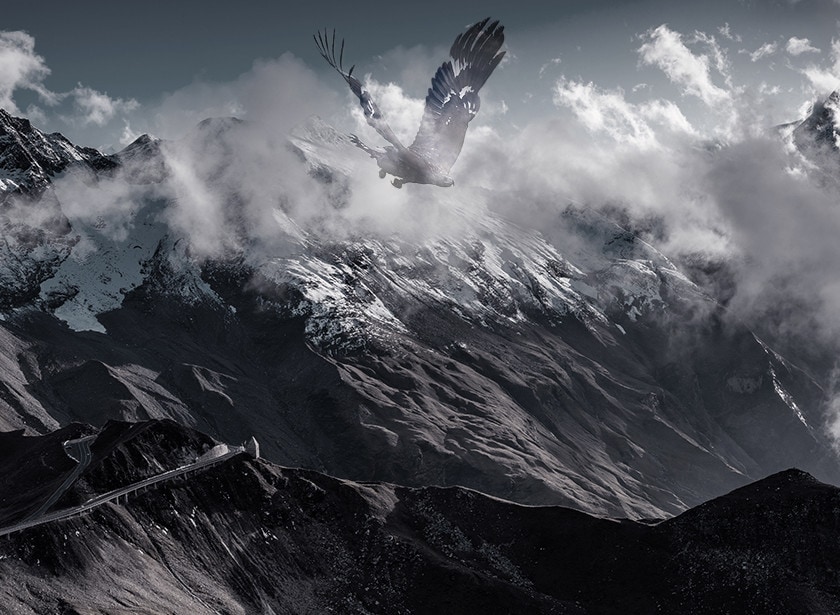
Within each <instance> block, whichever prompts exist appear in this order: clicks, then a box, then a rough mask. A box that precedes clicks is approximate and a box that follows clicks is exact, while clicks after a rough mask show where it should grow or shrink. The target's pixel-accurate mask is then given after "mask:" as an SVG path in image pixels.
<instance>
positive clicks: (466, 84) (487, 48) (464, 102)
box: [408, 17, 505, 173]
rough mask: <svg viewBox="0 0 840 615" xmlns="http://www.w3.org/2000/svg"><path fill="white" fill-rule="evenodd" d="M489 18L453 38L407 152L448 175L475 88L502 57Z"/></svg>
mask: <svg viewBox="0 0 840 615" xmlns="http://www.w3.org/2000/svg"><path fill="white" fill-rule="evenodd" d="M488 22H490V18H489V17H488V18H487V19H484V20H482V21H479V22H478V23H476V24H474V25H473V26H472V27H470V28H469V29H468V30H467V31H466V32H464V33H462V34H459V35H458V37H457V38H456V39H455V42H454V43H453V44H452V49H451V50H450V52H449V55H450V56H452V61H446V62H444V63H443V64H442V65H441V66H440V68H438V69H437V72H436V73H435V76H434V77H433V78H432V87H430V88H429V93H428V95H427V96H426V109H425V111H424V112H423V121H422V122H421V123H420V130H419V132H418V133H417V136H416V137H415V139H414V143H412V144H411V145H410V146H409V148H408V149H410V150H412V151H413V152H415V153H416V154H419V155H420V156H423V157H424V158H425V159H426V160H428V161H429V162H431V163H432V164H434V165H435V166H437V167H438V168H439V169H440V170H441V171H443V172H445V173H448V172H449V169H451V168H452V165H453V164H455V160H457V158H458V154H460V153H461V147H462V146H463V145H464V136H465V135H466V133H467V124H469V122H470V120H472V118H473V117H475V114H476V113H478V108H479V106H480V104H481V100H480V99H479V97H478V90H480V89H481V86H483V85H484V83H485V82H486V81H487V79H488V77H490V73H492V72H493V70H494V69H495V68H496V67H497V66H498V65H499V62H501V61H502V58H503V57H504V55H505V52H504V51H499V49H501V47H502V44H503V43H504V40H505V36H504V26H501V25H499V22H498V21H494V22H491V23H488Z"/></svg>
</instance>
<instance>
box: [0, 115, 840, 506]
mask: <svg viewBox="0 0 840 615" xmlns="http://www.w3.org/2000/svg"><path fill="white" fill-rule="evenodd" d="M7 124H8V126H10V127H11V128H15V130H17V131H18V132H19V133H20V135H21V136H19V137H15V139H14V141H15V143H20V142H27V143H29V142H31V143H38V144H40V145H39V148H41V149H43V150H44V151H40V150H39V152H40V153H39V154H38V156H41V158H44V159H47V158H50V156H52V158H50V159H53V158H54V159H60V158H61V153H60V152H61V151H65V150H66V149H67V147H68V146H65V145H64V143H65V142H64V141H63V140H61V139H58V137H54V138H52V141H51V140H50V138H48V137H50V136H45V135H41V136H38V133H37V131H36V130H35V129H33V128H31V127H30V126H29V125H28V124H27V123H23V121H19V122H17V123H15V122H7ZM11 128H9V130H11ZM27 131H34V132H32V135H30V136H29V137H28V139H29V140H28V141H26V140H25V139H24V137H23V135H24V133H26V132H27ZM254 135H255V133H254V132H253V130H252V129H251V128H250V127H249V125H248V124H247V123H244V122H238V121H229V120H216V121H208V122H204V123H202V124H201V125H200V126H199V127H197V128H196V130H195V132H194V133H192V134H190V135H188V136H187V137H185V139H184V140H183V141H181V142H177V143H164V142H160V141H157V140H154V139H151V138H150V137H141V138H140V139H138V141H137V142H135V143H134V144H132V145H131V146H129V147H128V148H127V149H126V150H125V151H123V152H121V153H120V154H117V155H116V156H114V157H110V158H108V159H107V160H108V161H109V162H108V164H104V163H103V164H101V165H100V163H99V162H96V160H98V159H95V157H93V154H90V156H89V157H88V158H84V157H83V156H82V154H79V156H80V157H82V158H83V159H82V160H76V162H75V163H73V164H69V165H68V166H66V167H65V170H64V172H63V174H62V175H61V176H60V178H59V179H58V180H50V181H51V182H53V183H51V184H50V186H53V185H54V188H53V187H50V188H49V190H45V191H44V194H45V195H46V196H44V197H43V198H42V199H41V200H40V201H38V200H34V201H33V200H29V201H27V203H26V205H25V207H24V206H22V205H19V204H17V202H16V201H14V200H13V201H10V202H9V203H7V205H6V207H7V209H8V210H9V211H13V210H14V211H17V210H21V211H23V210H25V211H26V212H29V213H31V212H38V211H41V210H42V209H44V208H46V209H45V211H46V210H49V211H53V212H64V211H65V210H66V211H68V212H70V213H69V214H68V215H66V216H64V213H61V215H62V216H64V218H63V219H64V220H65V223H64V226H63V227H62V228H61V230H60V232H58V231H56V232H52V233H49V232H46V231H44V232H43V234H42V235H40V236H39V237H38V238H37V239H36V240H33V241H31V242H29V243H26V244H20V245H19V246H18V247H17V248H16V251H15V252H14V254H13V255H7V257H5V258H4V259H0V282H2V284H3V289H4V290H3V293H2V296H3V298H4V299H3V300H4V301H5V303H4V307H5V312H4V314H5V316H4V317H5V320H4V321H3V322H2V323H0V361H2V362H3V365H4V369H3V370H2V374H1V375H0V425H2V426H3V428H4V429H7V430H13V429H24V430H25V431H26V433H28V434H45V433H48V432H50V431H52V430H55V429H57V428H59V427H62V426H65V425H69V424H72V423H74V422H82V423H86V424H92V425H95V426H101V425H103V424H105V423H106V422H107V421H108V420H129V421H142V420H147V419H161V418H172V419H174V420H176V421H178V422H179V423H181V424H183V425H186V426H190V427H193V428H196V429H198V430H201V431H203V432H206V433H208V434H210V435H211V436H213V437H215V438H217V439H219V440H222V441H225V442H241V441H243V440H245V439H246V438H248V437H250V435H252V434H256V435H257V436H258V438H259V439H260V442H261V445H262V451H263V454H264V456H265V457H266V458H267V459H269V460H271V461H273V462H277V463H281V464H284V465H288V466H300V467H305V468H310V469H313V470H318V471H322V472H327V473H329V474H332V475H335V476H339V477H342V478H347V479H352V480H363V481H367V480H377V481H385V482H393V483H397V484H403V485H407V486H413V487H422V486H427V485H441V486H451V485H460V486H465V487H469V488H473V489H477V490H480V491H483V492H486V493H489V494H492V495H495V496H498V497H503V498H506V499H510V500H514V501H517V502H520V503H526V504H561V505H565V506H571V507H574V508H577V509H579V510H584V511H588V512H591V513H595V514H606V515H612V516H629V517H635V518H638V517H659V516H664V515H670V514H676V513H680V512H682V511H683V510H685V509H687V508H689V507H691V506H694V505H697V504H699V503H701V502H703V501H705V500H706V499H708V498H710V497H713V496H715V495H717V494H719V493H720V492H722V491H725V490H727V489H731V488H735V487H737V486H740V485H743V484H746V483H747V482H749V481H751V480H756V479H758V478H761V477H762V476H766V475H767V474H770V473H774V472H777V471H780V470H783V469H785V468H788V467H793V466H796V467H801V468H803V469H805V470H807V471H809V472H811V473H813V474H814V475H816V476H818V477H819V478H820V479H822V480H826V481H831V482H840V476H838V466H837V460H836V454H835V452H834V449H833V446H832V442H831V441H830V440H829V438H828V436H827V435H826V432H825V429H824V428H823V424H822V421H823V418H824V417H823V414H822V404H823V401H824V392H823V390H822V388H821V384H822V383H821V382H820V381H818V380H815V379H814V378H813V377H811V376H810V375H809V374H808V373H806V372H805V371H803V370H801V369H799V368H797V367H796V365H794V364H793V363H791V362H790V361H788V360H786V359H785V358H784V357H782V356H781V355H779V354H778V353H777V352H775V351H774V350H773V348H772V346H771V345H770V344H768V343H767V342H766V341H764V340H762V339H759V338H758V337H757V336H756V335H754V334H753V333H752V332H751V331H750V329H749V327H748V326H747V324H742V325H733V324H732V323H731V322H730V321H728V320H727V321H726V322H724V320H723V319H722V318H721V309H722V308H721V307H720V306H719V305H718V304H717V303H716V301H715V299H714V298H713V297H711V296H709V295H707V294H705V293H704V292H703V291H702V290H701V289H700V288H699V287H698V286H696V285H695V284H694V283H693V282H691V281H690V280H689V279H688V278H687V277H686V276H685V275H683V274H682V273H681V272H680V270H679V269H678V267H677V266H676V265H674V264H673V263H672V262H671V261H670V260H669V259H668V258H667V257H666V256H665V255H663V254H661V253H660V252H658V251H657V250H656V249H655V248H654V247H652V246H651V245H649V244H647V243H645V242H644V241H642V240H641V239H639V237H638V236H637V235H635V234H634V233H632V232H630V231H628V230H626V229H625V228H623V227H622V226H620V225H618V224H616V223H615V222H613V221H611V220H610V219H608V218H606V217H604V216H603V215H601V214H598V213H596V212H595V211H593V210H590V209H587V208H584V207H580V206H574V207H572V206H569V205H568V204H567V203H562V202H559V203H557V204H553V205H552V206H551V207H552V208H553V210H554V211H555V213H554V214H552V215H551V216H550V217H549V218H548V219H547V221H546V224H544V225H542V228H541V229H540V230H539V231H537V230H534V229H533V228H530V227H528V226H523V225H522V224H521V223H520V221H519V220H518V219H517V215H518V214H521V213H522V212H523V211H526V210H527V206H526V205H523V206H522V207H515V208H511V207H508V206H507V203H506V199H508V198H513V197H511V196H510V195H487V194H485V193H481V192H479V191H468V190H467V191H465V192H463V193H458V194H459V196H458V197H457V199H456V200H455V201H452V202H446V203H444V204H443V205H442V206H441V207H440V208H439V209H437V210H435V212H436V213H435V215H436V216H439V217H442V219H443V222H440V221H438V222H437V223H436V225H435V228H436V229H437V230H434V231H433V232H428V233H425V234H423V233H420V234H418V233H414V232H405V233H401V232H391V233H382V232H378V231H376V230H372V231H370V233H369V234H367V235H365V236H362V235H359V234H356V233H353V232H345V233H344V234H343V235H342V234H334V233H333V234H330V233H326V232H324V231H323V230H322V224H321V223H322V222H323V219H322V218H324V217H326V216H329V215H336V216H340V215H343V213H342V212H344V211H345V209H346V208H348V207H350V206H349V205H348V203H349V202H350V201H349V200H348V199H349V197H348V191H349V190H350V189H351V187H350V186H351V184H350V183H349V181H348V175H347V173H348V172H349V171H348V168H349V167H348V166H347V162H346V161H347V159H348V158H347V157H348V156H349V155H350V154H349V153H348V151H349V150H347V151H345V150H346V149H347V148H350V149H352V145H349V144H348V143H346V139H343V138H342V137H341V136H340V135H338V133H336V132H335V131H334V130H332V129H330V128H329V127H328V126H325V125H324V124H323V123H319V122H313V124H312V125H311V126H308V127H303V128H301V129H299V130H298V131H297V132H296V133H295V137H294V138H293V139H292V140H291V142H290V143H288V144H287V145H285V146H284V148H285V149H284V150H283V151H285V152H286V153H288V152H289V151H291V152H293V153H294V154H295V155H294V156H292V155H290V156H289V158H288V160H286V159H285V158H284V159H283V160H284V164H296V165H299V166H300V165H302V167H301V168H302V169H304V170H307V169H308V172H309V174H310V180H311V182H312V183H311V185H310V188H311V190H313V191H314V190H319V189H321V188H322V187H324V186H326V188H324V192H323V193H322V196H323V199H325V200H326V201H327V203H328V206H329V207H328V209H327V213H324V214H322V216H321V218H318V219H316V220H315V221H314V222H313V221H312V220H311V219H309V220H308V219H307V218H306V216H302V215H300V213H301V212H299V211H295V210H294V208H293V207H290V206H289V205H288V203H285V202H284V201H282V199H281V200H280V202H278V203H277V204H275V205H272V206H270V207H269V210H268V212H265V211H264V210H261V216H262V217H259V218H257V222H255V220H254V217H253V216H252V217H251V218H249V217H248V216H247V215H246V213H247V211H246V209H247V206H248V204H249V202H250V201H249V200H248V199H249V198H252V196H253V195H250V196H249V195H248V194H246V193H243V191H245V192H247V190H246V188H247V185H246V186H245V187H244V188H243V185H242V184H241V183H240V184H236V183H235V182H234V180H239V179H241V177H242V176H243V175H242V169H241V168H240V167H238V166H237V165H236V164H234V162H235V160H236V159H238V158H247V157H248V156H252V155H254V154H253V152H251V151H250V150H248V149H247V148H248V143H249V140H250V139H253V138H255V137H254ZM243 148H245V149H244V150H243ZM342 148H344V149H342ZM53 150H55V151H53ZM72 151H76V150H72ZM79 151H82V150H79ZM85 151H87V150H85ZM50 152H51V153H50ZM195 152H198V153H200V156H199V157H198V158H197V159H195V158H190V155H191V154H193V153H195ZM82 153H84V152H82ZM85 155H88V154H85ZM272 155H280V153H278V152H272ZM34 156H35V155H34V154H33V157H34ZM231 156H233V158H231ZM196 160H198V161H199V162H200V163H201V164H198V162H196ZM100 162H101V161H100ZM27 164H28V162H27ZM97 165H99V166H101V167H102V169H104V170H100V168H98V166H97ZM109 165H110V166H109ZM114 165H117V166H114ZM48 175H49V174H47V175H45V177H48ZM185 177H186V178H187V179H189V181H190V182H192V183H193V184H202V185H204V186H205V187H206V188H207V190H206V192H205V194H214V195H216V196H217V197H218V198H219V199H221V201H222V204H223V206H224V207H223V209H222V211H221V213H220V214H219V215H220V216H221V217H222V218H223V221H224V227H225V229H226V230H227V231H228V234H227V235H225V236H224V237H223V238H222V239H221V240H219V244H220V245H221V246H222V248H223V249H220V250H219V251H217V252H216V253H214V254H211V255H207V254H205V253H202V251H201V250H200V249H199V248H200V246H197V245H196V242H195V241H193V239H194V238H193V237H192V236H191V235H190V234H189V232H188V231H189V229H185V228H184V227H183V226H180V227H179V226H177V225H174V224H173V223H172V220H173V218H175V217H177V216H178V215H180V214H181V213H183V211H182V209H179V208H183V199H181V198H176V197H177V190H176V191H175V195H174V196H173V194H172V192H171V191H170V183H171V182H173V181H182V183H183V182H184V181H186V180H185V179H184V178H185ZM264 181H268V179H264ZM80 195H81V196H80ZM102 195H104V196H102ZM219 195H221V196H219ZM208 198H209V197H208ZM447 198H448V197H447ZM109 199H111V200H112V201H114V202H115V203H117V204H118V207H116V206H115V207H114V208H111V209H109V208H108V207H103V208H102V210H101V211H102V214H101V215H94V214H96V212H97V211H99V210H95V208H94V205H96V204H97V203H99V205H97V206H101V202H102V201H105V202H107V203H110V202H111V201H109ZM458 199H460V200H458ZM77 201H78V202H83V203H85V204H88V203H90V206H89V209H90V208H93V209H94V212H93V213H90V211H89V210H88V209H85V208H84V207H82V208H80V207H71V205H72V204H73V203H74V202H77ZM430 207H432V204H430V203H427V204H426V206H425V207H424V208H423V209H422V210H419V209H417V210H411V211H410V212H409V214H408V215H409V216H415V217H418V220H419V222H418V224H419V225H420V226H422V224H421V223H423V222H424V219H423V216H426V215H430V214H428V212H429V208H430ZM50 208H52V209H50ZM114 209H116V212H117V214H119V215H116V214H114ZM550 210H551V208H550ZM208 211H209V210H208ZM335 212H337V213H335ZM512 212H513V213H512ZM208 215H209V214H208ZM266 220H268V221H270V223H271V224H272V225H273V226H267V224H268V223H267V222H266ZM201 222H202V220H201V219H196V220H194V223H195V224H200V223H201ZM410 222H411V221H410ZM415 222H417V221H415ZM33 225H34V223H30V225H29V228H36V227H35V226H33ZM266 236H270V240H267V239H266Z"/></svg>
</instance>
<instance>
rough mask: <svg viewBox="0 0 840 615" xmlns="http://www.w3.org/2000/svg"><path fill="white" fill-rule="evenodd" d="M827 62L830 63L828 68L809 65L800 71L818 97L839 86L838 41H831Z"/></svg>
mask: <svg viewBox="0 0 840 615" xmlns="http://www.w3.org/2000/svg"><path fill="white" fill-rule="evenodd" d="M828 60H829V62H830V64H829V65H828V66H825V65H823V66H820V65H817V64H809V65H808V66H806V67H805V68H803V69H802V74H803V75H805V77H806V78H807V79H808V81H809V82H810V83H811V86H812V87H813V88H814V90H816V92H817V93H818V94H820V95H825V94H827V93H829V92H833V91H834V90H836V89H837V88H838V87H839V86H840V40H837V39H835V40H832V41H831V51H830V52H829V55H828Z"/></svg>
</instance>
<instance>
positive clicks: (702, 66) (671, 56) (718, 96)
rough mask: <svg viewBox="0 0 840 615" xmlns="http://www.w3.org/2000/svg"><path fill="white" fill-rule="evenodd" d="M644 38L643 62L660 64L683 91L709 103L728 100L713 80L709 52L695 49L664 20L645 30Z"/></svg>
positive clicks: (726, 94) (658, 65) (727, 96)
mask: <svg viewBox="0 0 840 615" xmlns="http://www.w3.org/2000/svg"><path fill="white" fill-rule="evenodd" d="M643 39H644V40H645V42H644V44H642V46H641V47H639V49H638V52H639V55H640V57H641V60H642V62H644V63H645V64H648V65H652V66H657V67H658V68H659V69H660V70H662V71H663V72H664V73H665V74H666V75H667V76H668V78H669V79H670V80H671V81H672V82H673V83H675V84H677V85H679V86H681V87H682V88H683V93H684V94H688V95H692V96H697V97H698V98H700V99H701V100H702V101H703V102H704V103H706V104H707V105H709V106H714V105H717V104H719V103H721V102H725V101H727V100H729V98H730V96H729V93H728V92H727V91H726V90H724V89H722V88H720V87H718V86H716V85H715V84H714V83H713V82H712V78H711V75H710V71H709V58H708V56H706V55H702V54H701V55H695V54H694V53H692V51H691V50H690V49H689V48H688V47H687V46H686V45H685V43H684V42H683V40H682V35H681V34H680V33H679V32H675V31H673V30H671V29H670V28H668V26H666V25H664V24H663V25H661V26H659V27H658V28H655V29H653V30H649V31H648V32H646V33H645V34H644V35H643Z"/></svg>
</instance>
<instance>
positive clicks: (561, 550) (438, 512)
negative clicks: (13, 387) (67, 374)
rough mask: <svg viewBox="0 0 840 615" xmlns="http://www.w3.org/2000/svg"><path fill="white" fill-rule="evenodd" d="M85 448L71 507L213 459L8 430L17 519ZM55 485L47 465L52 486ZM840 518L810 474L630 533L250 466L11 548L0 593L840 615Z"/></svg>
mask: <svg viewBox="0 0 840 615" xmlns="http://www.w3.org/2000/svg"><path fill="white" fill-rule="evenodd" d="M89 434H93V435H95V439H94V440H93V443H92V444H91V449H92V452H93V459H92V461H91V463H90V465H89V466H88V467H87V469H86V470H85V471H84V473H83V474H82V477H81V478H80V479H79V480H78V481H77V483H76V484H75V485H74V486H73V487H72V489H71V491H69V492H68V493H67V494H66V497H65V499H64V501H62V502H60V503H59V505H58V507H59V508H60V507H62V506H66V507H70V506H73V505H75V504H77V503H80V502H82V501H85V500H87V499H88V498H90V497H93V496H95V495H97V494H101V493H103V492H106V491H108V490H111V489H115V488H118V487H121V486H124V485H126V484H130V483H132V482H134V481H137V480H140V479H142V478H145V477H146V476H148V475H151V474H154V473H157V472H161V471H164V470H167V469H170V468H173V467H177V466H179V465H181V464H184V463H189V462H190V461H192V460H194V459H195V458H196V457H198V456H200V455H202V454H206V452H207V450H208V448H210V447H212V446H213V445H214V444H215V443H214V442H212V441H211V440H210V439H209V438H207V437H206V436H204V435H202V434H200V433H198V432H195V431H193V430H190V429H186V428H184V427H182V426H180V425H178V424H176V423H174V422H171V421H149V422H145V423H139V424H129V423H119V422H110V423H107V424H106V425H105V426H104V427H103V428H102V429H101V430H98V431H97V430H92V429H91V428H88V427H83V426H80V425H73V426H68V427H65V428H62V429H61V430H58V431H56V432H53V433H52V434H50V435H46V436H38V437H32V436H29V437H27V436H23V435H22V434H20V433H16V434H5V435H4V436H3V439H4V444H5V445H6V446H4V447H3V448H2V449H0V467H2V468H3V469H4V471H5V470H6V469H8V468H9V467H19V468H31V472H30V473H29V475H28V476H22V475H21V476H18V477H17V478H16V479H15V480H13V481H4V483H3V484H2V486H0V502H2V503H3V505H4V509H3V510H4V511H5V514H6V516H7V518H8V514H9V510H10V506H9V502H10V501H14V500H15V499H16V498H17V495H18V494H19V493H20V491H21V490H22V489H24V490H25V489H26V485H27V484H36V483H41V482H42V481H44V480H46V479H48V473H46V470H45V467H44V466H45V465H49V464H51V463H52V461H54V460H55V459H57V457H58V456H60V455H61V450H60V446H61V441H62V440H64V439H69V438H74V437H78V436H79V435H89ZM20 451H29V454H28V455H27V454H23V453H21V452H20ZM42 460H43V461H46V462H47V463H46V464H42V463H41V461H42ZM61 470H62V467H60V464H52V472H53V477H52V479H53V481H55V480H57V479H58V478H60V476H61ZM4 475H5V474H4ZM32 495H33V498H34V499H36V500H37V499H38V497H40V496H38V497H36V496H37V494H36V493H34V492H33V493H32ZM838 509H840V490H838V488H836V487H833V486H829V485H826V484H823V483H820V482H818V481H817V480H815V479H814V478H813V477H812V476H810V475H808V474H806V473H804V472H801V471H799V470H788V471H784V472H781V473H778V474H775V475H772V476H770V477H767V478H765V479H763V480H761V481H759V482H757V483H754V484H751V485H748V486H746V487H743V488H740V489H738V490H735V491H733V492H732V493H729V494H727V495H724V496H722V497H719V498H717V499H714V500H712V501H710V502H706V503H705V504H702V505H701V506H698V507H696V508H693V509H690V510H688V511H686V512H685V513H683V514H681V515H679V516H677V517H675V518H672V519H669V520H666V521H657V520H647V521H633V520H627V519H610V518H604V517H595V516H591V515H588V514H585V513H582V512H579V511H576V510H571V509H568V508H561V507H555V506H537V507H532V506H523V505H520V504H514V503H512V502H509V501H504V500H500V499H497V498H493V497H489V496H486V495H483V494H481V493H478V492H475V491H472V490H468V489H464V488H462V487H450V488H442V487H419V488H409V487H400V486H396V485H393V484H387V483H360V482H353V481H347V480H340V479H337V478H334V477H330V476H327V475H324V474H320V473H318V472H314V471H311V470H303V469H290V468H283V467H279V466H277V465H275V464H272V463H270V462H268V461H265V460H261V459H253V458H251V457H250V456H248V455H246V454H241V455H237V456H235V457H233V458H231V459H228V460H226V461H224V462H223V463H221V464H219V465H215V466H212V467H210V468H207V469H206V470H203V471H201V472H198V473H196V474H193V475H191V476H189V477H186V478H184V479H179V480H178V481H176V482H171V483H165V484H162V485H161V486H158V487H154V488H151V489H149V490H148V491H145V492H140V493H137V494H136V495H132V496H131V497H129V498H128V499H127V500H124V501H120V502H119V503H113V502H112V503H108V504H103V505H102V506H99V507H97V508H95V509H94V510H92V511H90V512H88V513H87V514H84V515H82V516H78V517H74V518H70V519H66V520H63V521H56V522H52V523H48V524H44V525H40V526H37V527H33V528H30V529H27V530H24V531H21V532H18V533H15V534H12V535H11V536H7V537H4V538H2V539H0V596H2V603H3V605H4V608H5V609H6V610H7V611H8V612H12V613H20V614H21V615H25V614H33V613H68V614H70V613H119V612H146V613H169V612H176V613H196V614H199V613H219V612H223V613H295V614H306V613H312V614H315V613H319V614H320V613H368V614H374V613H376V614H383V615H385V614H388V615H390V614H400V613H416V614H421V613H430V614H431V613H435V614H437V613H462V614H469V613H482V614H484V613H569V614H572V613H574V614H584V613H586V614H613V613H615V614H618V613H622V614H625V613H645V614H647V613H656V612H664V613H684V614H686V615H690V614H705V613H710V614H711V613H714V614H720V613H755V614H771V613H772V614H775V613H779V614H782V613H784V614H796V613H803V614H804V613H808V614H812V615H813V614H820V613H826V614H827V613H836V612H837V611H838V609H840V585H838V583H837V578H838V572H840V556H838V551H837V548H836V544H835V543H836V536H837V532H838V531H840V526H839V525H838V524H839V523H840V518H838V515H837V510H838Z"/></svg>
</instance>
